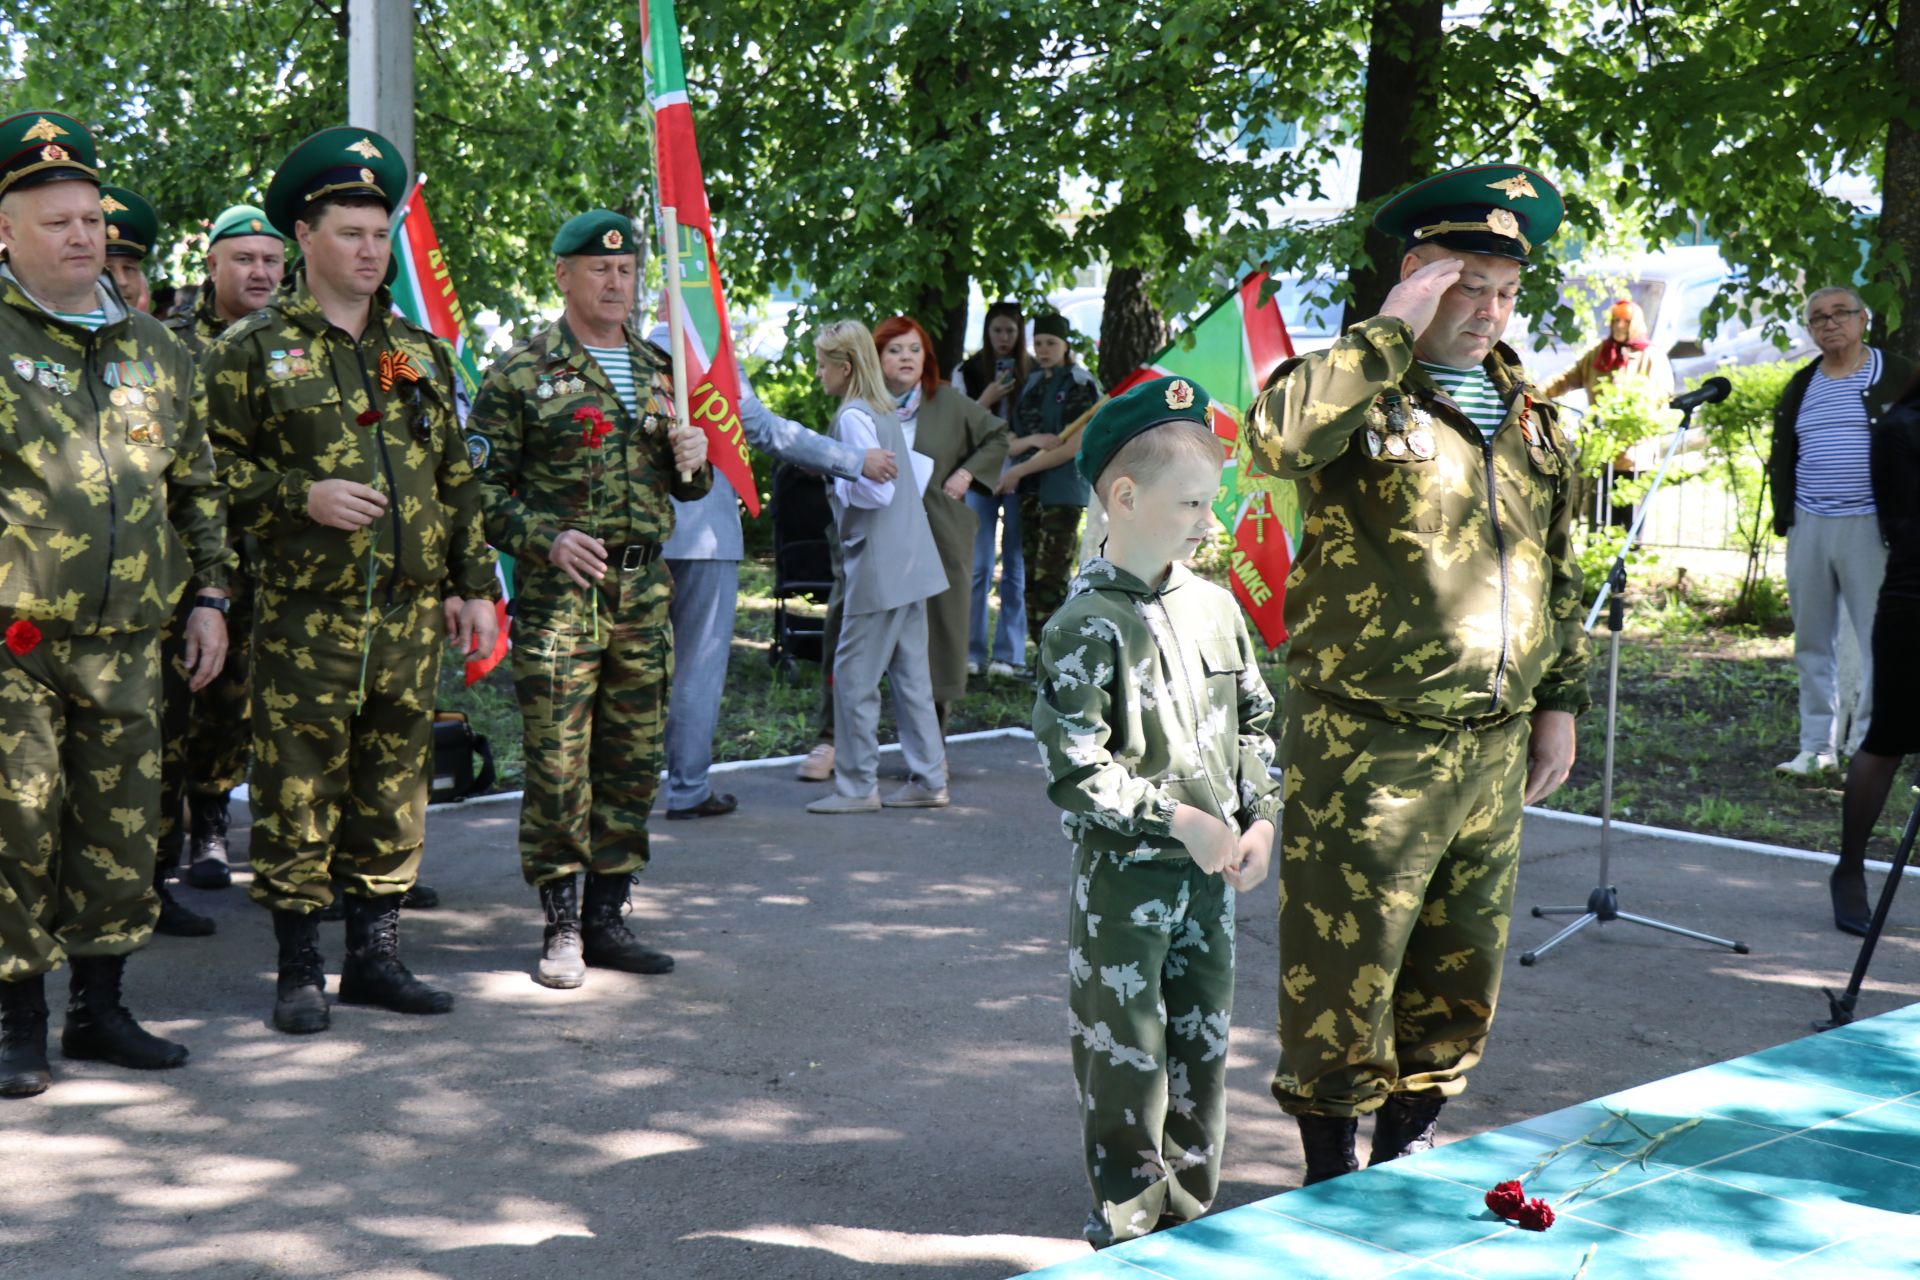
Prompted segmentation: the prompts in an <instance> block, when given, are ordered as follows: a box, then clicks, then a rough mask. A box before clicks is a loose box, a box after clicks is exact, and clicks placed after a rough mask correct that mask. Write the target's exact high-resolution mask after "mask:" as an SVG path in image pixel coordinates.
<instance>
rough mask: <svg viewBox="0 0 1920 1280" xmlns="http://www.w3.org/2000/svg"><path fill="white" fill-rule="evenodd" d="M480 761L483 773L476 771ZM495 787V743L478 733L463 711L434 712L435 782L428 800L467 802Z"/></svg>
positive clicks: (429, 792)
mask: <svg viewBox="0 0 1920 1280" xmlns="http://www.w3.org/2000/svg"><path fill="white" fill-rule="evenodd" d="M475 756H478V757H479V758H480V770H479V772H478V773H475V772H474V767H473V761H474V757H475ZM492 788H493V744H492V743H491V742H488V741H487V739H486V735H485V734H480V733H475V732H474V731H473V726H472V725H470V724H468V723H467V717H466V716H465V714H463V713H462V712H459V711H435V712H434V713H433V782H432V784H431V785H430V786H429V787H428V788H427V800H428V801H429V802H430V803H433V804H440V803H442V802H444V801H448V800H465V799H466V798H467V797H468V796H476V795H479V794H480V793H481V792H483V791H489V790H492Z"/></svg>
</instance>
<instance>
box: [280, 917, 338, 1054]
mask: <svg viewBox="0 0 1920 1280" xmlns="http://www.w3.org/2000/svg"><path fill="white" fill-rule="evenodd" d="M273 936H274V939H275V941H277V942H279V944H280V977H279V979H278V981H277V982H276V983H275V984H274V1000H273V1025H274V1027H275V1028H277V1029H278V1030H281V1031H284V1032H286V1033H287V1034H288V1035H295V1036H304V1035H310V1034H312V1033H313V1032H315V1031H325V1030H326V1029H327V1024H328V1023H329V1022H331V1021H332V1017H333V1015H332V1014H331V1013H330V1012H329V1011H328V1008H327V969H326V963H325V962H324V961H323V960H321V958H320V913H319V912H317V911H286V910H276V911H274V913H273Z"/></svg>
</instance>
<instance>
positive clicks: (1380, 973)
mask: <svg viewBox="0 0 1920 1280" xmlns="http://www.w3.org/2000/svg"><path fill="white" fill-rule="evenodd" d="M1560 219H1561V205H1560V198H1559V194H1558V192H1556V191H1555V190H1554V188H1553V186H1552V184H1550V183H1549V182H1548V181H1547V180H1546V179H1545V178H1543V177H1542V176H1540V175H1539V174H1537V173H1534V172H1532V171H1531V170H1527V169H1522V168H1518V167H1515V166H1512V165H1494V166H1482V167H1476V168H1471V169H1464V170H1459V171H1456V172H1453V173H1448V174H1443V175H1441V176H1439V177H1437V178H1434V179H1430V180H1428V181H1427V182H1424V183H1421V184H1419V185H1417V186H1415V187H1413V188H1411V189H1410V190H1408V191H1407V192H1405V193H1403V194H1401V195H1400V196H1398V197H1396V198H1395V199H1394V200H1392V201H1390V202H1389V203H1388V204H1387V205H1386V206H1385V207H1384V208H1382V210H1381V211H1380V214H1379V215H1378V218H1377V219H1376V222H1377V225H1378V226H1379V227H1380V228H1381V229H1382V230H1383V231H1386V232H1387V233H1388V234H1389V235H1393V236H1396V237H1398V238H1400V239H1402V240H1403V241H1404V242H1405V243H1406V245H1407V246H1408V247H1407V252H1406V254H1405V257H1404V258H1403V261H1402V263H1401V278H1400V283H1399V285H1398V286H1397V287H1395V289H1394V290H1393V291H1392V293H1390V294H1389V295H1388V297H1387V300H1386V302H1385V304H1384V305H1383V306H1382V308H1381V312H1380V314H1379V315H1378V316H1376V317H1375V318H1373V319H1371V320H1367V321H1364V322H1362V323H1360V324H1357V325H1354V326H1353V327H1352V328H1350V329H1349V330H1348V331H1347V332H1346V333H1345V334H1344V335H1342V336H1341V337H1340V338H1339V339H1338V340H1337V341H1336V342H1335V343H1334V344H1333V346H1332V347H1331V348H1329V349H1328V350H1326V351H1323V352H1318V353H1316V354H1314V355H1311V356H1307V357H1305V358H1303V359H1298V360H1292V361H1289V362H1288V363H1286V364H1284V365H1282V366H1281V367H1280V369H1279V370H1278V371H1276V373H1275V375H1274V380H1273V381H1272V383H1271V384H1270V385H1269V386H1268V388H1267V389H1266V390H1265V391H1263V392H1262V393H1261V395H1260V397H1259V398H1258V400H1256V402H1255V404H1254V407H1253V411H1252V413H1251V415H1250V421H1249V428H1250V430H1251V431H1252V433H1253V436H1252V447H1253V451H1254V456H1255V458H1256V459H1257V460H1258V461H1259V462H1260V464H1261V465H1262V466H1263V467H1264V468H1266V469H1267V470H1269V471H1271V472H1272V473H1273V474H1275V475H1278V476H1283V477H1288V478H1293V479H1296V480H1297V481H1298V483H1299V491H1300V505H1301V509H1302V512H1303V514H1304V521H1305V524H1304V535H1303V537H1302V539H1301V544H1300V554H1299V557H1298V559H1297V560H1296V562H1295V565H1294V569H1293V572H1292V574H1291V575H1290V577H1289V579H1288V582H1287V608H1286V613H1287V626H1288V629H1289V630H1290V631H1291V632H1292V633H1293V643H1292V645H1291V646H1290V647H1289V649H1288V653H1287V691H1286V698H1285V722H1284V729H1283V731H1282V735H1281V762H1282V767H1283V770H1284V778H1285V782H1284V785H1285V792H1286V807H1285V810H1284V814H1283V817H1282V820H1281V824H1280V851H1281V852H1280V965H1281V994H1280V1065H1279V1069H1278V1071H1277V1072H1276V1074H1275V1076H1274V1081H1273V1092H1274V1096H1275V1097H1276V1098H1277V1099H1278V1100H1279V1102H1280V1104H1281V1106H1282V1108H1283V1109H1285V1110H1286V1111H1288V1112H1289V1113H1291V1114H1293V1115H1294V1116H1296V1117H1297V1118H1298V1119H1299V1122H1300V1130H1301V1138H1302V1142H1303V1145H1304V1146H1305V1148H1306V1155H1307V1181H1308V1182H1317V1181H1320V1180H1322V1179H1324V1178H1328V1177H1334V1176H1337V1175H1339V1174H1341V1173H1345V1172H1347V1171H1349V1170H1351V1169H1353V1168H1354V1167H1356V1159H1355V1155H1354V1149H1353V1143H1354V1131H1355V1127H1356V1122H1355V1117H1357V1116H1359V1115H1361V1114H1364V1113H1367V1112H1375V1111H1377V1112H1378V1123H1377V1125H1376V1127H1375V1131H1374V1140H1373V1151H1372V1160H1373V1161H1374V1162H1375V1163H1378V1162H1380V1161H1382V1160H1391V1159H1393V1158H1395V1157H1397V1156H1399V1155H1402V1154H1405V1153H1407V1152H1409V1151H1412V1150H1418V1149H1421V1148H1423V1147H1425V1146H1428V1145H1431V1143H1432V1131H1433V1124H1434V1119H1435V1117H1436V1116H1437V1114H1438V1112H1439V1110H1440V1107H1441V1104H1442V1103H1443V1102H1444V1101H1445V1100H1446V1099H1447V1098H1449V1097H1452V1096H1454V1095H1456V1094H1458V1093H1459V1092H1460V1091H1461V1090H1462V1089H1464V1088H1465V1087H1466V1079H1465V1077H1466V1072H1467V1071H1468V1069H1470V1068H1471V1067H1472V1066H1473V1065H1474V1063H1475V1062H1477V1061H1478V1060H1479V1058H1480V1054H1481V1051H1482V1048H1483V1046H1484V1045H1485V1042H1486V1038H1487V1032H1488V1028H1489V1027H1490V1026H1491V1024H1492V1020H1493V1010H1494V1002H1495V998H1496V996H1497V995H1498V993H1499V986H1500V964H1501V959H1502V957H1503V955H1504V953H1505V949H1506V941H1507V925H1508V918H1509V915H1510V913H1511V911H1512V906H1513V889H1514V877H1515V872H1516V869H1517V866H1518V862H1519V849H1520V815H1521V806H1522V804H1523V803H1534V802H1536V801H1538V800H1540V799H1543V798H1544V797H1545V796H1547V795H1548V794H1550V793H1551V792H1552V791H1553V790H1554V789H1555V788H1556V787H1558V786H1559V785H1560V784H1561V782H1563V781H1564V780H1565V779H1566V775H1567V770H1568V769H1569V768H1570V767H1571V765H1572V763H1573V749H1574V747H1573V722H1574V716H1575V714H1577V713H1578V712H1579V711H1581V710H1582V709H1583V708H1585V706H1586V705H1587V687H1586V662H1587V651H1586V636H1585V633H1584V632H1583V630H1582V629H1581V626H1580V622H1579V616H1578V610H1579V603H1580V575H1579V570H1578V567H1577V566H1576V564H1575V562H1574V559H1573V550H1572V546H1571V543H1570V540H1569V534H1568V528H1569V515H1570V511H1571V505H1572V504H1571V499H1570V496H1569V495H1570V487H1569V486H1570V482H1571V476H1572V467H1571V464H1570V462H1569V460H1568V454H1567V446H1566V443H1565V441H1564V439H1563V437H1562V435H1561V433H1560V430H1559V428H1558V425H1557V424H1556V422H1555V419H1554V411H1553V408H1552V406H1551V405H1549V404H1548V403H1546V401H1545V399H1544V397H1541V396H1540V395H1539V393H1538V392H1536V391H1535V390H1534V389H1533V388H1532V386H1531V384H1530V383H1528V381H1527V379H1526V375H1525V373H1524V372H1523V370H1522V369H1521V367H1520V363H1519V360H1518V358H1517V357H1516V356H1515V355H1514V353H1513V352H1512V351H1511V350H1510V349H1509V348H1507V347H1505V346H1502V345H1500V342H1499V338H1500V335H1501V333H1502V332H1503V331H1504V329H1505V327H1506V323H1507V320H1508V318H1509V316H1510V315H1511V314H1512V310H1513V298H1514V294H1515V293H1516V292H1517V290H1518V287H1519V279H1520V271H1521V268H1522V266H1523V265H1524V264H1525V262H1526V260H1527V254H1528V253H1529V252H1530V250H1531V248H1532V246H1533V245H1534V244H1535V243H1538V242H1540V241H1544V240H1546V239H1547V238H1548V237H1549V236H1551V235H1552V234H1553V233H1554V231H1555V230H1556V229H1557V228H1558V226H1559V224H1560Z"/></svg>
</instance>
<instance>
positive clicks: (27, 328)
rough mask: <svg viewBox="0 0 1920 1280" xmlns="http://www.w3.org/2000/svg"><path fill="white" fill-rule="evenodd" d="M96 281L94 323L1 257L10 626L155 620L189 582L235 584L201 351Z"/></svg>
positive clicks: (3, 566)
mask: <svg viewBox="0 0 1920 1280" xmlns="http://www.w3.org/2000/svg"><path fill="white" fill-rule="evenodd" d="M100 296H101V297H102V299H103V300H104V305H105V307H106V310H107V323H106V325H105V326H104V327H102V328H101V329H99V330H97V331H93V332H89V331H88V330H86V329H84V328H81V327H79V326H76V325H71V324H68V323H66V322H65V321H63V320H58V319H56V318H54V316H53V315H51V314H50V313H49V312H47V311H46V310H44V309H43V308H42V307H41V306H40V304H39V303H37V302H35V301H34V300H33V299H32V298H30V297H29V296H28V295H27V293H26V291H25V290H24V289H22V288H21V287H20V284H19V282H18V281H17V280H16V279H15V278H14V277H13V274H12V273H11V272H10V271H8V270H6V268H4V267H0V355H4V356H5V363H4V364H0V625H6V624H7V623H9V622H11V621H12V620H14V619H21V618H25V619H30V620H31V621H33V622H34V623H35V624H36V625H37V626H38V627H39V628H40V631H41V634H42V635H45V636H49V637H56V638H57V637H59V636H62V635H87V634H92V633H95V632H119V631H138V630H144V629H147V628H150V627H156V626H159V625H160V624H161V623H162V622H164V621H165V620H166V618H167V617H168V615H169V614H170V613H171V612H172V611H173V607H174V604H175V603H176V602H177V601H178V600H179V598H180V594H181V592H182V590H184V589H185V587H186V586H187V585H188V583H189V581H191V584H192V586H193V587H194V589H196V590H198V589H200V588H202V587H224V586H225V585H226V571H227V565H228V563H229V561H230V558H231V557H230V556H229V554H228V552H227V548H226V542H225V539H224V537H223V536H222V535H223V533H224V531H225V526H226V503H225V501H224V497H223V495H222V493H221V491H220V489H219V486H218V485H216V484H215V483H214V478H213V455H212V454H211V453H210V452H209V451H208V449H207V438H206V434H205V428H204V426H203V425H202V422H201V420H200V418H199V417H198V416H197V415H196V414H195V413H194V411H193V410H194V406H193V362H192V361H191V360H190V359H188V357H187V353H186V351H185V350H183V349H182V348H181V346H180V344H179V343H177V342H175V341H174V340H173V339H172V337H170V336H169V335H168V334H167V331H166V329H165V328H164V327H162V325H161V324H160V322H159V321H158V320H155V319H153V318H152V317H151V316H148V315H144V314H142V313H140V312H137V311H131V310H129V309H128V308H126V307H124V306H122V305H121V304H120V303H119V302H118V301H116V300H115V299H114V298H113V297H112V296H111V293H110V291H107V290H104V289H103V290H102V291H101V295H100Z"/></svg>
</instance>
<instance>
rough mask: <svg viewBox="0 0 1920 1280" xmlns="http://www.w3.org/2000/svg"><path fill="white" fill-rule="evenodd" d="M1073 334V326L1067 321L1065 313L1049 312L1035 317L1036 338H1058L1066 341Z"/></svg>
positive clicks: (1034, 330)
mask: <svg viewBox="0 0 1920 1280" xmlns="http://www.w3.org/2000/svg"><path fill="white" fill-rule="evenodd" d="M1072 335H1073V326H1072V325H1070V324H1068V323H1067V318H1066V317H1065V316H1063V315H1055V314H1051V313H1049V314H1047V315H1044V316H1035V317H1034V318H1033V336H1034V337H1036V338H1058V339H1060V341H1062V342H1065V341H1067V339H1068V338H1070V337H1072Z"/></svg>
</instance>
